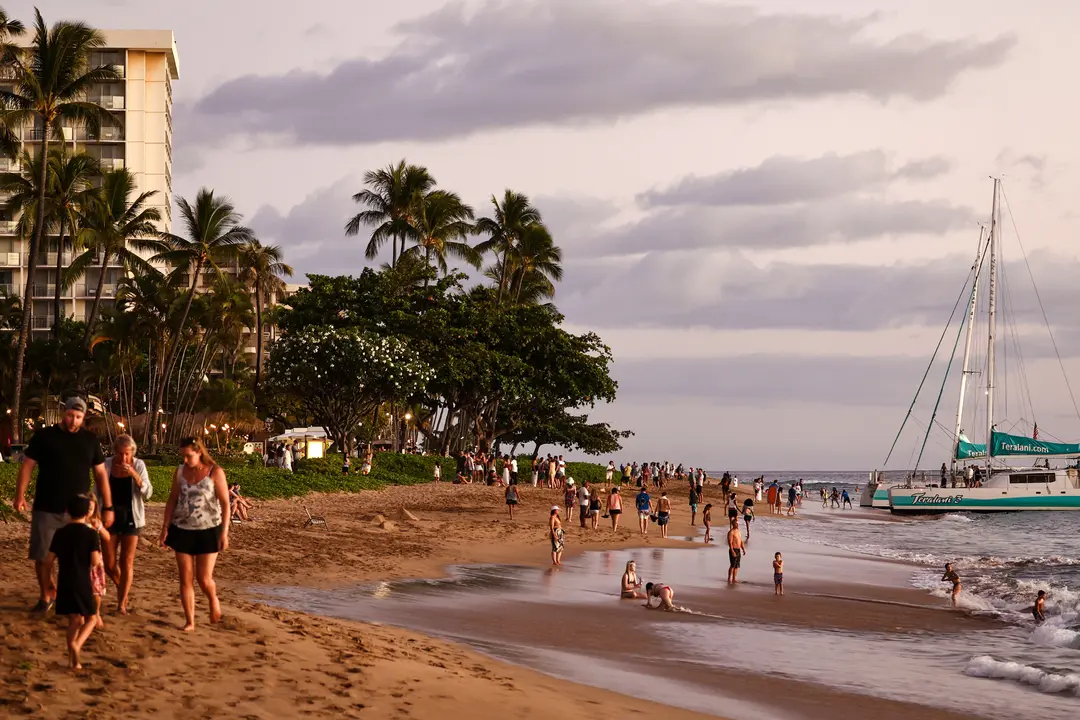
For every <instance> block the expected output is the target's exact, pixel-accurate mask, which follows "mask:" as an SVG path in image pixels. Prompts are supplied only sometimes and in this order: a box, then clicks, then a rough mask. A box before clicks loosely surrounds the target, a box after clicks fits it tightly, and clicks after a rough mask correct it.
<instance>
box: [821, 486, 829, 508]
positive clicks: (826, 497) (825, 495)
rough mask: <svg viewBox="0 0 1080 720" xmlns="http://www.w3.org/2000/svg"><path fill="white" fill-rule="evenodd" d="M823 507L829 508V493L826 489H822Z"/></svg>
mask: <svg viewBox="0 0 1080 720" xmlns="http://www.w3.org/2000/svg"><path fill="white" fill-rule="evenodd" d="M821 507H823V508H827V507H829V491H828V490H826V489H825V488H821Z"/></svg>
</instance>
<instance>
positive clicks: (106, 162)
mask: <svg viewBox="0 0 1080 720" xmlns="http://www.w3.org/2000/svg"><path fill="white" fill-rule="evenodd" d="M98 162H100V163H101V169H102V170H123V169H124V158H101V160H99V161H98Z"/></svg>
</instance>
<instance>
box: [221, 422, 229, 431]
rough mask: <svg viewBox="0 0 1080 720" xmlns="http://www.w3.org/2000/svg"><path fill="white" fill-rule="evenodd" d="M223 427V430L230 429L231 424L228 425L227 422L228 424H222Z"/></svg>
mask: <svg viewBox="0 0 1080 720" xmlns="http://www.w3.org/2000/svg"><path fill="white" fill-rule="evenodd" d="M221 429H222V430H228V429H229V425H228V423H226V424H224V425H222V426H221Z"/></svg>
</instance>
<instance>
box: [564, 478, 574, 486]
mask: <svg viewBox="0 0 1080 720" xmlns="http://www.w3.org/2000/svg"><path fill="white" fill-rule="evenodd" d="M566 484H567V485H573V484H574V478H566Z"/></svg>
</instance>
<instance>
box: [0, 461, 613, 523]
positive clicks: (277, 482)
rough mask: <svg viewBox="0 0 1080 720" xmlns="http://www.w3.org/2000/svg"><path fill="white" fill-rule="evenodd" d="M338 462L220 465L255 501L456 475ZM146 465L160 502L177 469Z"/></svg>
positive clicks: (572, 469)
mask: <svg viewBox="0 0 1080 720" xmlns="http://www.w3.org/2000/svg"><path fill="white" fill-rule="evenodd" d="M341 461H342V457H341V455H328V456H327V457H324V458H317V459H312V460H301V461H299V462H298V463H297V466H296V471H295V472H291V473H290V472H286V471H285V470H280V469H278V468H267V467H262V465H259V464H257V463H256V464H251V463H245V462H237V461H224V462H223V463H222V467H223V468H224V469H225V474H226V476H227V477H228V480H229V483H230V484H231V483H240V487H241V491H242V492H243V493H244V495H245V496H247V497H250V498H253V499H259V500H271V499H274V498H291V497H298V496H301V495H306V494H308V493H312V492H325V493H335V492H347V493H353V492H359V491H361V490H378V489H380V488H384V487H387V486H388V485H420V484H422V483H427V482H431V481H432V479H433V478H434V475H435V463H440V464H441V465H442V476H443V480H445V481H450V480H453V479H454V475H455V473H456V472H457V470H456V464H455V462H454V460H453V459H451V458H436V457H431V456H427V457H425V456H422V455H400V454H396V453H377V454H376V455H375V464H374V467H373V468H372V471H371V474H370V475H366V476H364V475H360V474H359V469H360V464H361V462H362V461H361V460H359V459H356V460H353V463H352V470H353V472H352V474H350V475H343V474H342V472H341V465H342V462H341ZM531 464H532V458H531V457H530V456H528V455H522V456H520V457H519V458H518V467H519V468H520V472H519V477H520V481H521V482H522V483H527V482H529V481H530V476H531V469H530V468H531ZM147 465H148V469H149V471H150V481H151V483H153V485H154V499H155V500H158V501H161V500H164V499H165V494H166V492H167V489H168V488H169V486H170V485H171V484H172V478H173V474H174V473H175V472H176V466H175V465H173V464H171V463H169V464H158V463H156V462H155V461H154V460H152V459H151V460H150V461H149V462H148V463H147ZM18 469H19V468H18V465H15V464H13V463H0V515H2V516H3V517H8V518H10V517H11V516H12V515H13V512H12V510H11V506H10V504H9V501H10V498H11V497H12V495H13V494H14V493H15V478H16V475H17V474H18ZM566 472H567V474H568V475H569V476H570V477H573V478H574V480H576V481H577V482H578V483H579V484H580V483H581V482H583V481H586V480H587V481H589V482H590V483H602V482H603V481H604V468H603V466H601V465H596V464H593V463H579V462H572V463H567V465H566ZM32 495H33V486H32V485H31V489H30V492H29V493H28V496H32Z"/></svg>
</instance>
